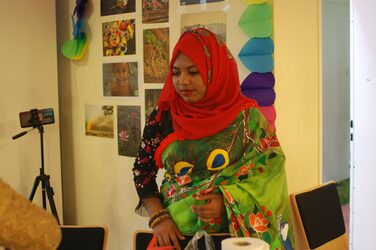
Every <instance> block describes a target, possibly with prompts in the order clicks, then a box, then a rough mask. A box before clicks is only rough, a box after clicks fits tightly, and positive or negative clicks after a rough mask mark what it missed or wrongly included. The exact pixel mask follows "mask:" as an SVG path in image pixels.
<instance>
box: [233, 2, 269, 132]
mask: <svg viewBox="0 0 376 250" xmlns="http://www.w3.org/2000/svg"><path fill="white" fill-rule="evenodd" d="M244 2H245V3H246V4H248V6H247V8H246V9H245V10H244V11H243V13H242V15H241V17H240V19H239V22H238V25H239V27H240V29H241V30H242V31H243V32H244V34H246V35H247V36H248V37H249V40H248V41H247V42H246V44H245V45H244V46H243V48H242V49H241V50H240V52H239V54H238V57H239V59H240V61H241V62H242V63H243V64H244V66H245V67H246V68H247V69H248V70H249V71H250V72H251V73H250V74H249V75H248V76H247V77H246V78H245V79H244V81H243V82H242V84H241V90H242V93H243V94H244V95H245V96H247V97H250V98H253V99H255V100H256V101H257V102H258V104H259V106H260V110H261V112H262V113H263V114H264V116H265V117H266V119H267V120H268V121H269V123H270V124H271V125H272V126H274V122H275V119H276V112H275V108H274V101H275V98H276V94H275V91H274V84H275V78H274V74H273V68H274V59H273V52H274V42H273V40H272V34H273V24H272V16H273V6H272V4H271V3H270V2H268V1H267V0H244Z"/></svg>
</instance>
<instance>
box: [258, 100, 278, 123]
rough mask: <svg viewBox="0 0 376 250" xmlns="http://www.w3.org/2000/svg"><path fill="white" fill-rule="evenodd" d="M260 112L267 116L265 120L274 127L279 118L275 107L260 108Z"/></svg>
mask: <svg viewBox="0 0 376 250" xmlns="http://www.w3.org/2000/svg"><path fill="white" fill-rule="evenodd" d="M259 110H260V111H261V113H262V114H263V115H264V116H265V119H266V120H267V121H268V122H269V123H270V125H272V126H273V127H274V126H275V125H274V123H275V120H276V118H277V113H276V111H275V108H274V105H270V106H259Z"/></svg>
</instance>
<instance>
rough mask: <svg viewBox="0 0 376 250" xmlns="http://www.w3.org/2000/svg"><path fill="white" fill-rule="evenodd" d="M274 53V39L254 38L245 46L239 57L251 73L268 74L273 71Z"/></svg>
mask: <svg viewBox="0 0 376 250" xmlns="http://www.w3.org/2000/svg"><path fill="white" fill-rule="evenodd" d="M273 51H274V44H273V40H272V39H270V38H253V39H250V40H249V41H248V42H247V43H246V44H245V45H244V46H243V48H242V49H241V50H240V52H239V55H238V56H239V59H240V61H241V62H242V63H243V64H244V65H245V66H246V67H247V69H248V70H249V71H251V72H260V73H266V72H270V71H272V70H273V66H274V60H273V56H272V54H273Z"/></svg>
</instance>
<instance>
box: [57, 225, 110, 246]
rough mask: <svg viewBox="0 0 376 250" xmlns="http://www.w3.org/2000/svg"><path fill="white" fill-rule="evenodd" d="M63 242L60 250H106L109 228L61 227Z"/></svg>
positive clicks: (103, 226) (102, 226)
mask: <svg viewBox="0 0 376 250" xmlns="http://www.w3.org/2000/svg"><path fill="white" fill-rule="evenodd" d="M60 228H61V232H62V236H63V237H62V240H61V242H60V245H59V247H58V250H105V249H106V248H107V237H108V228H107V226H105V225H100V226H71V225H69V226H68V225H63V226H60Z"/></svg>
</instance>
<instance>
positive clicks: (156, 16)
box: [142, 0, 169, 23]
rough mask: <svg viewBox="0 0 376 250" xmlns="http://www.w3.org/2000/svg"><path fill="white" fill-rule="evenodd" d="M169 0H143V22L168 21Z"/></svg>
mask: <svg viewBox="0 0 376 250" xmlns="http://www.w3.org/2000/svg"><path fill="white" fill-rule="evenodd" d="M168 2H169V0H142V23H166V22H168V9H169V3H168Z"/></svg>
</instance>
